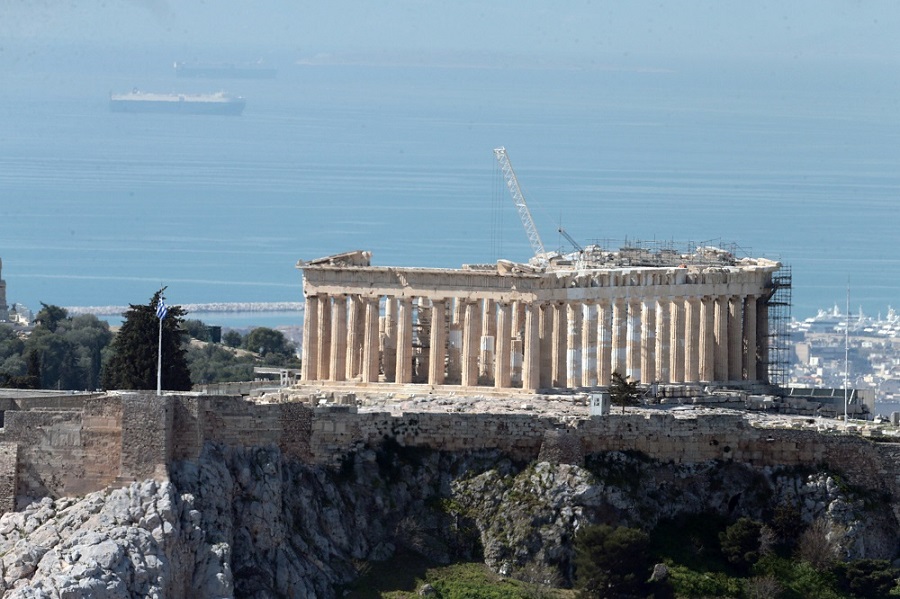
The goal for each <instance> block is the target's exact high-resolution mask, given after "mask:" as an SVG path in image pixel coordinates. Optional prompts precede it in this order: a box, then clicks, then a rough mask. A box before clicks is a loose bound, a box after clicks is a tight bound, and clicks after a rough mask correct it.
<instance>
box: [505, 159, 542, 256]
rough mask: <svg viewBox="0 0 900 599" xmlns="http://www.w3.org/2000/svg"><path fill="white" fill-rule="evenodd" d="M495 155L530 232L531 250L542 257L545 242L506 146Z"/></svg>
mask: <svg viewBox="0 0 900 599" xmlns="http://www.w3.org/2000/svg"><path fill="white" fill-rule="evenodd" d="M494 157H496V158H497V162H499V163H500V170H501V171H503V180H504V181H505V182H506V187H507V188H508V189H509V193H510V194H512V199H513V202H514V203H515V204H516V209H517V210H518V211H519V218H521V219H522V225H523V226H524V227H525V233H527V234H528V241H529V242H530V243H531V250H532V251H533V252H534V255H535V256H537V257H541V256H543V255H544V254H545V253H546V250H544V243H543V242H542V241H541V236H540V235H538V232H537V228H536V227H535V226H534V220H533V219H532V218H531V211H530V210H528V204H526V203H525V196H523V195H522V190H521V189H520V188H519V180H518V179H517V178H516V172H515V171H514V170H513V167H512V164H510V162H509V156H508V155H507V154H506V148H495V149H494Z"/></svg>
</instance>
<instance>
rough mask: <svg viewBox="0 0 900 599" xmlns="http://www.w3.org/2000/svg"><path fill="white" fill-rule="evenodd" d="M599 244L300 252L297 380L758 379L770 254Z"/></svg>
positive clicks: (764, 357)
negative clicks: (306, 257)
mask: <svg viewBox="0 0 900 599" xmlns="http://www.w3.org/2000/svg"><path fill="white" fill-rule="evenodd" d="M639 258H640V257H639V256H637V257H636V256H632V255H628V254H626V253H624V252H602V251H599V250H597V249H596V248H593V247H589V248H588V249H587V250H585V251H583V252H582V253H581V254H579V255H578V256H577V257H576V258H570V257H564V256H559V255H557V256H555V257H551V258H549V259H547V260H543V261H540V262H534V261H532V262H531V263H528V264H520V263H514V262H509V261H505V260H500V261H498V262H497V263H496V264H476V265H464V266H463V267H462V268H459V269H441V268H410V267H388V266H372V265H371V253H370V252H365V251H354V252H347V253H344V254H338V255H334V256H329V257H325V258H319V259H316V260H310V261H302V260H301V261H300V262H298V264H297V268H299V269H301V270H302V271H303V278H304V284H303V292H304V296H305V299H306V307H305V317H304V324H303V348H302V374H301V376H302V378H303V379H304V380H305V381H308V382H312V381H318V382H322V383H326V382H344V383H346V382H356V383H359V384H364V385H377V384H391V383H394V384H423V385H459V386H461V387H493V388H496V389H507V388H509V389H513V388H519V389H522V390H526V391H528V390H533V391H537V390H539V389H561V388H584V387H596V386H605V385H608V384H609V381H610V378H611V375H612V373H613V372H618V373H620V374H622V375H623V376H628V377H630V378H631V380H634V381H641V382H643V383H651V382H655V383H662V384H679V383H682V384H683V383H707V382H708V383H713V382H722V383H732V384H748V383H749V384H752V383H766V382H767V379H768V371H767V369H768V347H769V345H768V341H769V316H768V311H769V300H770V298H771V296H772V293H773V291H772V276H773V273H775V272H776V271H778V269H779V268H780V267H781V264H780V263H778V262H775V261H772V260H768V259H763V258H740V259H737V258H735V257H734V256H733V255H732V254H730V253H729V252H726V251H724V250H720V249H717V248H697V250H696V251H694V252H691V253H690V254H687V255H686V254H680V255H674V254H673V255H670V256H668V257H666V258H665V259H664V260H659V257H658V256H656V257H650V258H652V260H651V259H649V258H647V257H645V259H644V260H641V259H639Z"/></svg>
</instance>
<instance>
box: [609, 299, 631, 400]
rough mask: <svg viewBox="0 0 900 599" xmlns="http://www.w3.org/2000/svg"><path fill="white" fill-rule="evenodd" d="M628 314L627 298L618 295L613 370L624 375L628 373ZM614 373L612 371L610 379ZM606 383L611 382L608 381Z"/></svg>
mask: <svg viewBox="0 0 900 599" xmlns="http://www.w3.org/2000/svg"><path fill="white" fill-rule="evenodd" d="M627 354H628V314H627V311H626V304H625V298H621V297H617V298H616V299H615V300H613V306H612V371H613V372H618V373H619V375H620V376H622V377H624V376H625V375H626V374H628V373H627V367H628V360H627V359H626V357H627ZM611 378H612V373H610V379H611ZM605 384H607V385H608V384H609V381H606V383H605Z"/></svg>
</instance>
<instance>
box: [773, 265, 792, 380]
mask: <svg viewBox="0 0 900 599" xmlns="http://www.w3.org/2000/svg"><path fill="white" fill-rule="evenodd" d="M771 289H772V295H771V296H770V297H769V301H768V307H769V340H768V341H769V347H768V371H769V383H770V384H772V385H775V386H777V387H779V388H784V387H785V386H786V385H787V381H788V376H789V375H790V365H791V351H792V348H791V342H790V341H791V340H790V336H789V335H790V332H789V325H790V322H791V267H790V266H789V265H787V264H783V265H782V266H781V268H780V269H778V270H777V271H776V272H775V273H773V274H772V286H771Z"/></svg>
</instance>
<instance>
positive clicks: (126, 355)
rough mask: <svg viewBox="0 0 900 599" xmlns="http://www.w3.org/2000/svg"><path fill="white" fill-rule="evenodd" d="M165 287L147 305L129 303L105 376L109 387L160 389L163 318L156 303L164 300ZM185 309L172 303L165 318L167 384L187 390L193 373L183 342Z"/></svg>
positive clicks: (169, 387) (163, 370) (164, 344)
mask: <svg viewBox="0 0 900 599" xmlns="http://www.w3.org/2000/svg"><path fill="white" fill-rule="evenodd" d="M163 291H165V287H164V288H162V289H160V290H159V291H157V292H156V293H155V294H153V297H152V298H150V303H149V304H147V305H134V304H131V305H129V309H128V311H127V312H125V314H124V315H123V316H124V317H125V321H124V322H123V323H122V328H121V329H119V332H118V333H117V334H116V336H115V338H114V339H113V342H112V352H111V356H110V358H109V360H108V361H107V363H106V365H105V367H104V369H103V376H102V379H101V380H102V384H103V387H105V388H106V389H144V390H152V389H156V365H157V356H158V347H157V346H158V340H159V326H160V321H159V319H158V318H157V317H156V307H157V306H158V305H159V302H161V301H163V299H164V297H163ZM184 314H185V312H184V310H183V309H181V308H180V307H179V306H170V307H169V311H168V315H167V316H166V317H165V318H164V319H163V321H162V384H163V388H165V389H170V390H175V391H187V390H190V388H191V375H190V370H189V369H188V366H187V360H186V358H185V350H184V348H183V347H182V345H181V340H182V337H183V335H184V332H183V329H182V323H183V321H184Z"/></svg>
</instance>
